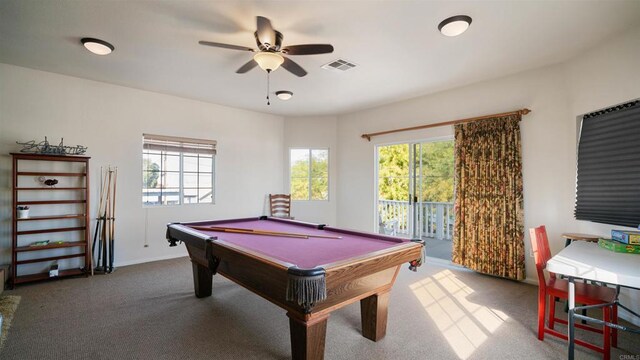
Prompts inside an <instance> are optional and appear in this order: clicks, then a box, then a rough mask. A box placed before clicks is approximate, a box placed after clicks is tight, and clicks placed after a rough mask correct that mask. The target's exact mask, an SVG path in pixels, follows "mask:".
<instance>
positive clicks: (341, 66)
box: [322, 59, 356, 71]
mask: <svg viewBox="0 0 640 360" xmlns="http://www.w3.org/2000/svg"><path fill="white" fill-rule="evenodd" d="M354 67H356V64H354V63H352V62H350V61H347V60H343V59H337V60H334V61H332V62H330V63H328V64H324V65H322V68H323V69H327V70H335V71H347V70H351V69H353V68H354Z"/></svg>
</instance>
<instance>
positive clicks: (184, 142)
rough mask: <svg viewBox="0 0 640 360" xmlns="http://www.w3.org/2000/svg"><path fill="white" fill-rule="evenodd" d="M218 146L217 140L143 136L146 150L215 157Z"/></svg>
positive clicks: (143, 146)
mask: <svg viewBox="0 0 640 360" xmlns="http://www.w3.org/2000/svg"><path fill="white" fill-rule="evenodd" d="M216 144H217V142H216V141H215V140H204V139H192V138H185V137H177V136H165V135H152V134H142V148H143V149H145V150H156V151H175V152H185V153H194V154H209V155H215V154H216V152H217V151H216Z"/></svg>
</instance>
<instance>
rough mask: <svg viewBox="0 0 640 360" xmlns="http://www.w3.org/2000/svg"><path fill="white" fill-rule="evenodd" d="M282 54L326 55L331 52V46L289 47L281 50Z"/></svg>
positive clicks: (307, 45) (308, 45)
mask: <svg viewBox="0 0 640 360" xmlns="http://www.w3.org/2000/svg"><path fill="white" fill-rule="evenodd" d="M282 52H283V53H285V54H287V55H315V54H328V53H332V52H333V46H332V45H329V44H306V45H291V46H287V47H286V48H284V49H282Z"/></svg>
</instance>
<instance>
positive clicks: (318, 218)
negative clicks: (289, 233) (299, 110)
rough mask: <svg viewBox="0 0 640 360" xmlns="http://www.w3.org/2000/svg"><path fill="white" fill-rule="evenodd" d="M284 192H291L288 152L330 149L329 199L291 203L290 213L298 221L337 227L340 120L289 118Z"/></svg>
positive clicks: (286, 138) (286, 124) (285, 140)
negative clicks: (307, 149)
mask: <svg viewBox="0 0 640 360" xmlns="http://www.w3.org/2000/svg"><path fill="white" fill-rule="evenodd" d="M284 124H285V125H284V164H285V169H284V173H283V175H284V179H285V181H284V189H283V190H284V192H285V193H289V192H290V191H289V190H288V189H290V182H289V167H288V166H289V165H288V164H289V149H291V148H317V149H323V148H327V149H329V200H328V201H320V200H313V201H299V200H296V201H292V204H291V214H292V216H294V217H295V218H296V220H302V221H309V222H314V223H322V224H327V225H336V224H337V221H336V206H337V198H338V197H337V194H336V189H337V183H338V173H337V168H338V167H337V159H338V154H339V152H338V146H337V139H336V129H337V118H336V117H335V116H317V117H287V118H285V123H284Z"/></svg>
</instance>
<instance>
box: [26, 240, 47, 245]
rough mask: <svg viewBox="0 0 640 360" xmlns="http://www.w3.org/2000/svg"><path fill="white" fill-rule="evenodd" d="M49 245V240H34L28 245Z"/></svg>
mask: <svg viewBox="0 0 640 360" xmlns="http://www.w3.org/2000/svg"><path fill="white" fill-rule="evenodd" d="M46 245H49V240H42V241H36V242H33V243H31V245H29V246H46Z"/></svg>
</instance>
